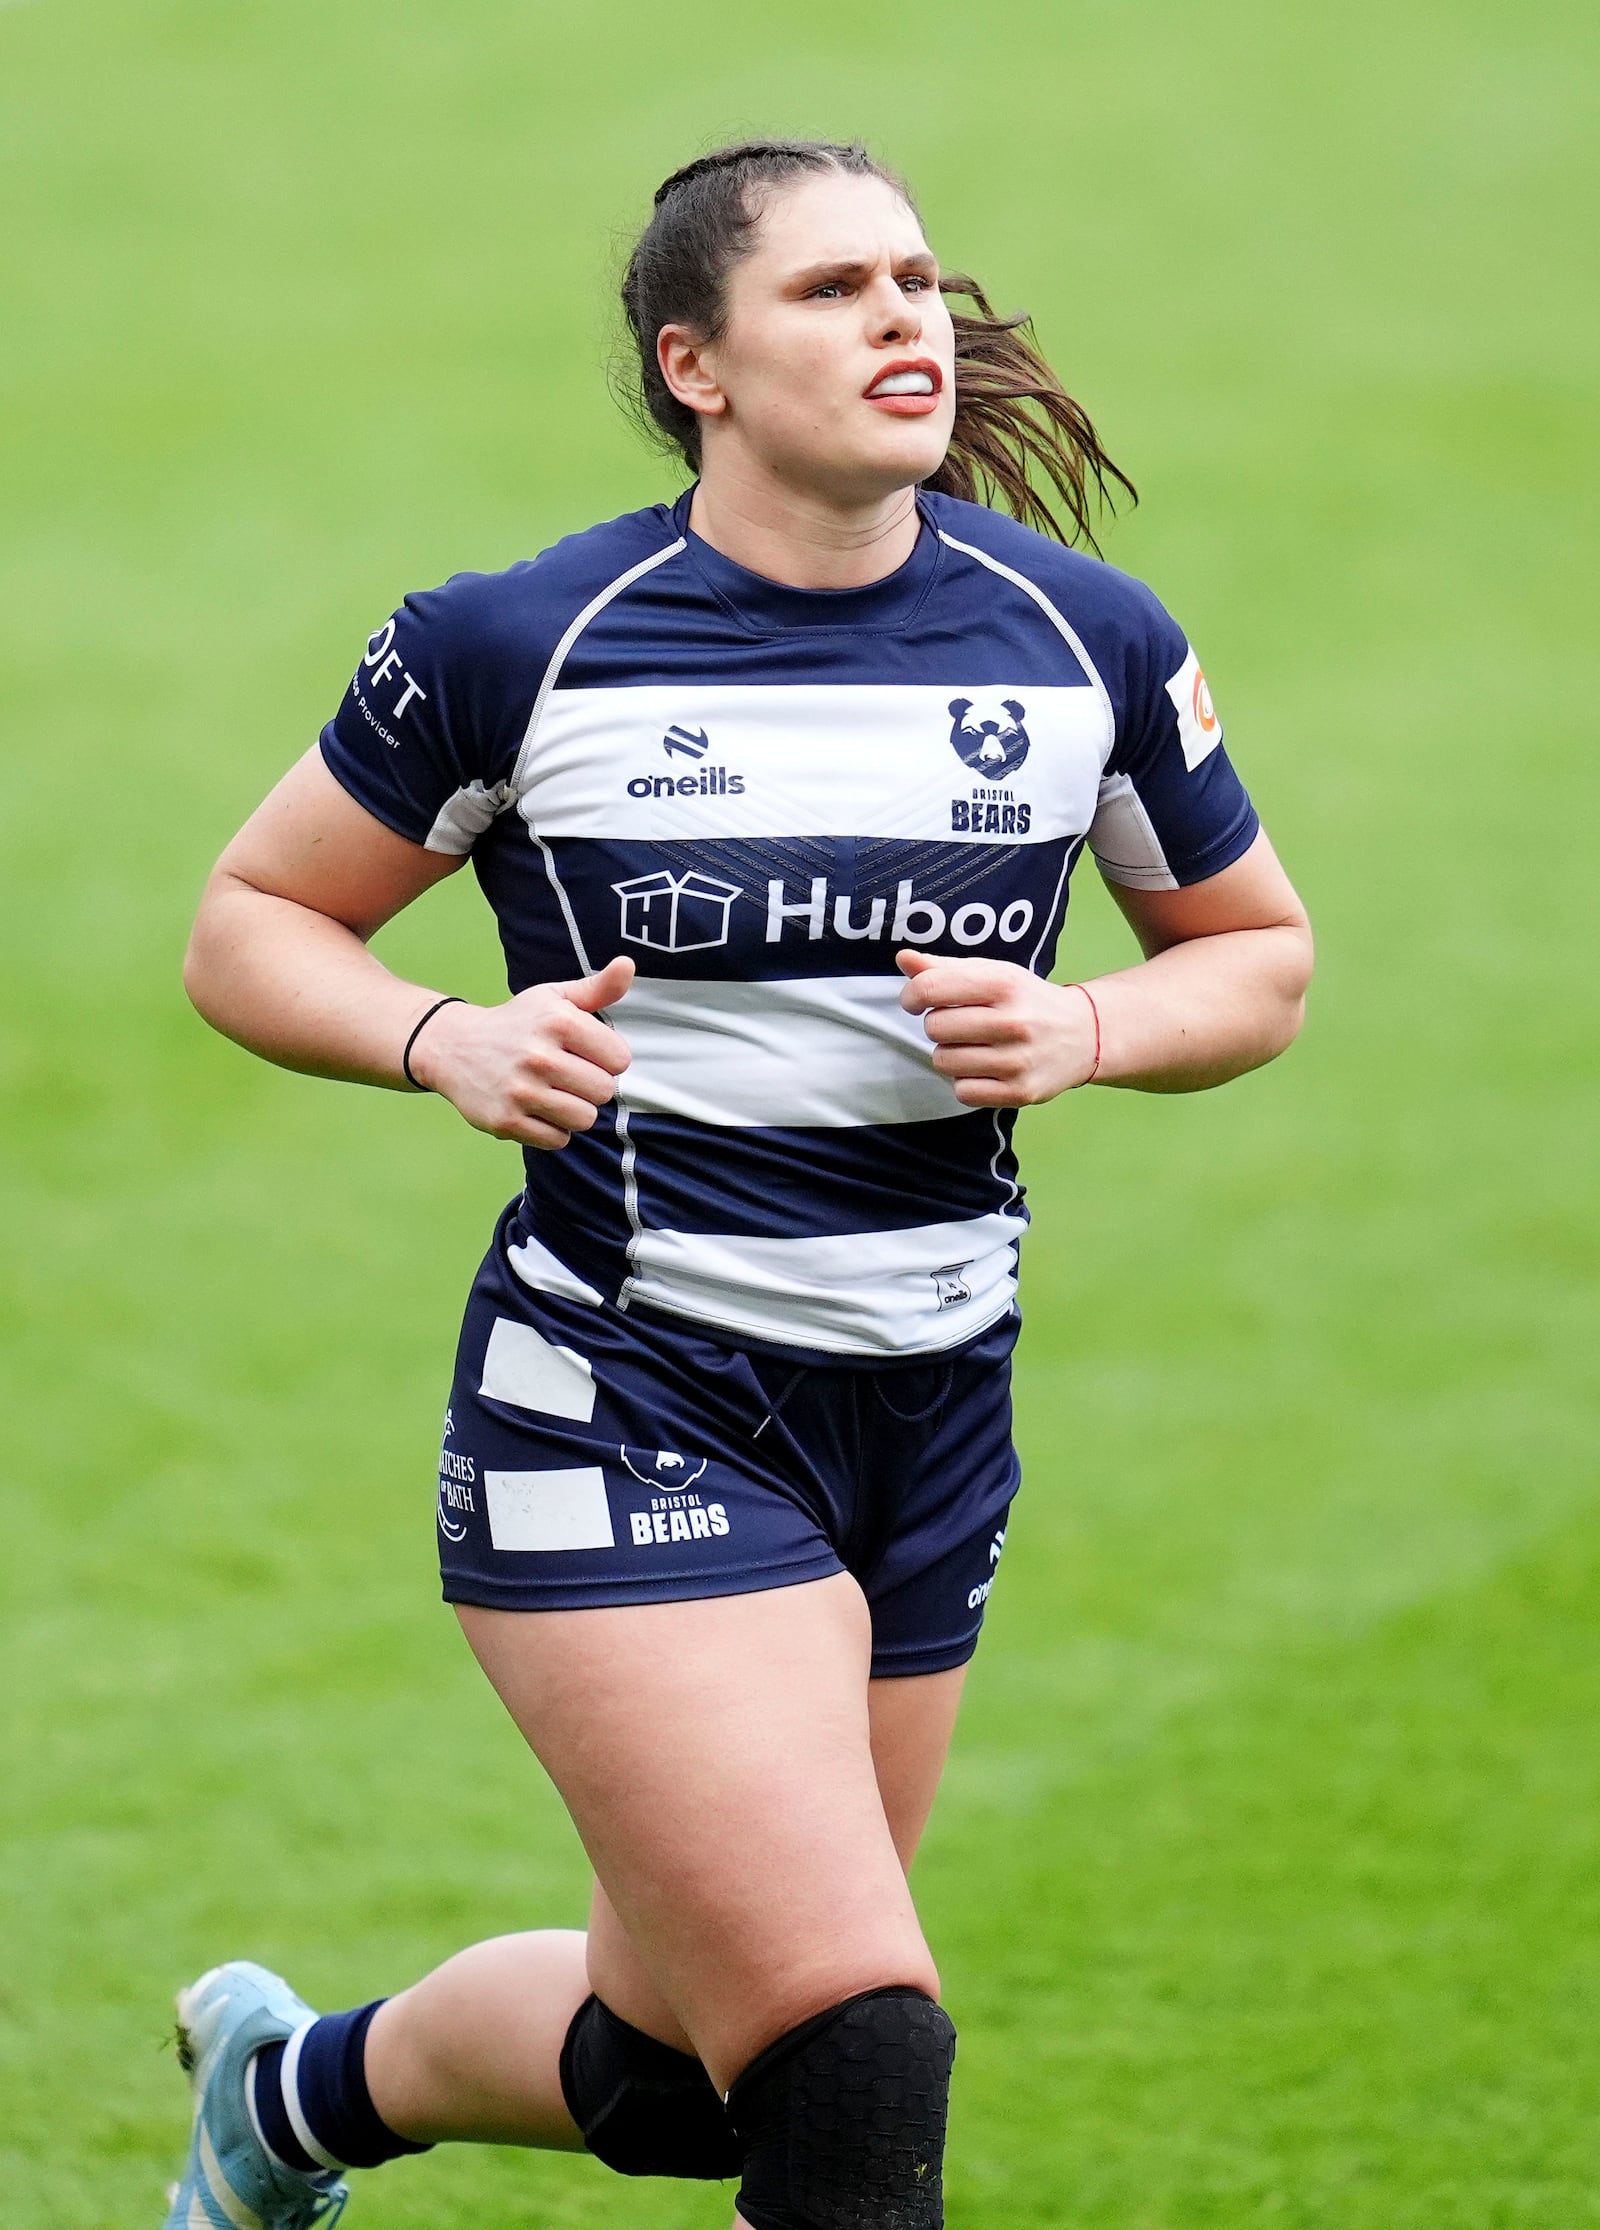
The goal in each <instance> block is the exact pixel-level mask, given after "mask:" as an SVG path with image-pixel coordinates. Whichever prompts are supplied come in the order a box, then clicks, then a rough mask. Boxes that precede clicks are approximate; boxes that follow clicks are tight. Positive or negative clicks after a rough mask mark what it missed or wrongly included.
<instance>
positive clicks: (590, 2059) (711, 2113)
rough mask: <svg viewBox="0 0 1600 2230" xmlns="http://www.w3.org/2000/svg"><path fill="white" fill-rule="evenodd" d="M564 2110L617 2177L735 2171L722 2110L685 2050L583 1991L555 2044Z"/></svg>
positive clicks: (732, 2141)
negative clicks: (563, 2036)
mask: <svg viewBox="0 0 1600 2230" xmlns="http://www.w3.org/2000/svg"><path fill="white" fill-rule="evenodd" d="M561 2091H562V2096H563V2097H564V2098H565V2100H566V2102H567V2111H568V2113H569V2114H570V2115H571V2116H572V2118H573V2120H574V2121H575V2122H576V2123H577V2125H578V2129H579V2132H580V2134H581V2136H582V2138H583V2141H584V2143H585V2145H587V2147H588V2148H589V2150H590V2152H592V2153H593V2154H594V2156H595V2158H596V2159H597V2160H603V2161H604V2162H605V2164H606V2166H607V2167H608V2168H614V2169H615V2170H616V2171H617V2173H618V2174H619V2175H622V2176H688V2177H696V2178H721V2177H724V2176H736V2175H737V2174H738V2173H739V2160H740V2153H739V2145H738V2140H737V2139H736V2138H735V2136H734V2133H733V2125H732V2123H731V2122H730V2121H729V2119H728V2110H727V2108H726V2107H725V2106H724V2104H723V2102H722V2099H721V2096H720V2095H719V2093H718V2091H717V2089H716V2087H715V2085H714V2084H713V2083H712V2081H711V2078H710V2076H709V2075H708V2074H707V2073H706V2071H705V2069H704V2067H703V2066H702V2065H701V2063H700V2062H699V2060H697V2059H696V2058H695V2057H694V2056H693V2055H692V2054H691V2053H688V2052H677V2051H674V2050H673V2048H672V2046H671V2045H670V2044H661V2043H659V2042H658V2041H657V2040H656V2038H655V2037H653V2036H646V2034H645V2033H644V2031H643V2030H642V2029H636V2028H634V2026H633V2025H632V2023H631V2022H628V2021H624V2020H622V2019H621V2018H620V2016H619V2015H617V2014H615V2013H613V2012H612V2011H611V2009H610V2007H609V2006H605V2005H602V2004H601V2002H600V2000H599V1999H598V1998H594V1997H590V1998H586V1999H585V2000H584V2002H583V2004H582V2005H581V2006H579V2008H578V2010H577V2012H576V2013H575V2014H574V2015H573V2017H572V2024H571V2026H570V2028H569V2029H568V2030H567V2036H566V2042H565V2043H564V2044H563V2046H562V2048H561Z"/></svg>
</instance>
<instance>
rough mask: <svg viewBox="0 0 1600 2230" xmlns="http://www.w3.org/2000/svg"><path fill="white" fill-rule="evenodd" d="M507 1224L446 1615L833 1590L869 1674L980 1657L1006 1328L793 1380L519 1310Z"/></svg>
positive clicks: (652, 1336)
mask: <svg viewBox="0 0 1600 2230" xmlns="http://www.w3.org/2000/svg"><path fill="white" fill-rule="evenodd" d="M516 1205H517V1204H516V1203H513V1206H512V1208H511V1209H508V1210H507V1212H506V1215H505V1216H504V1217H503V1218H502V1219H501V1223H500V1227H499V1229H498V1230H497V1231H496V1233H495V1238H494V1243H493V1245H492V1246H491V1247H490V1249H489V1252H488V1254H487V1256H486V1257H485V1258H484V1262H483V1266H482V1268H481V1269H480V1271H479V1272H478V1275H477V1278H476V1280H475V1281H474V1283H473V1288H472V1292H471V1295H470V1297H469V1299H468V1302H467V1311H466V1318H465V1321H464V1323H463V1325H462V1329H461V1344H460V1349H459V1351H458V1354H457V1358H456V1373H455V1382H454V1385H453V1387H452V1389H451V1395H450V1407H449V1411H448V1413H447V1415H446V1419H445V1431H444V1442H443V1446H442V1448H441V1450H440V1458H439V1502H438V1531H439V1562H440V1570H441V1572H442V1574H443V1579H444V1594H445V1600H446V1601H447V1602H452V1603H477V1604H482V1605H485V1606H487V1607H489V1608H492V1609H500V1610H525V1611H538V1610H579V1609H586V1608H593V1607H596V1606H599V1605H605V1604H616V1603H659V1602H674V1601H682V1600H686V1599H688V1598H690V1597H694V1596H708V1595H745V1594H751V1593H754V1592H756V1591H757V1590H760V1589H763V1588H769V1587H790V1586H793V1585H794V1584H796V1583H797V1582H798V1581H801V1580H816V1579H825V1578H826V1577H828V1575H829V1574H831V1573H834V1572H840V1571H845V1572H850V1573H853V1574H854V1576H855V1578H856V1579H857V1580H858V1581H859V1582H860V1584H861V1587H862V1589H863V1591H864V1593H865V1595H866V1598H867V1602H868V1604H869V1606H870V1609H871V1613H872V1639H873V1660H872V1670H873V1672H874V1674H879V1675H881V1674H908V1673H929V1672H943V1671H945V1670H947V1669H948V1668H949V1667H951V1666H953V1665H961V1664H965V1663H966V1661H967V1659H968V1658H969V1657H970V1656H971V1655H972V1652H973V1650H974V1649H975V1648H976V1647H977V1643H978V1630H979V1628H980V1627H981V1625H982V1623H983V1612H984V1605H985V1603H986V1602H987V1601H988V1597H989V1590H990V1588H991V1586H992V1585H993V1581H994V1574H995V1567H996V1566H997V1564H998V1563H999V1560H1000V1551H1001V1549H1002V1547H1003V1546H1004V1543H1005V1528H1006V1515H1007V1512H1008V1510H1009V1508H1010V1504H1011V1498H1012V1496H1013V1494H1014V1493H1015V1491H1016V1487H1017V1478H1018V1466H1017V1458H1016V1454H1015V1451H1014V1449H1013V1447H1012V1443H1011V1350H1012V1348H1013V1346H1014V1345H1015V1342H1016V1336H1017V1317H1016V1315H1015V1313H1014V1312H1013V1313H1012V1314H1010V1315H1008V1316H1006V1317H1003V1318H1002V1319H1001V1320H1000V1321H999V1323H997V1324H993V1325H991V1326H990V1327H989V1328H988V1330H987V1331H984V1332H980V1333H979V1334H978V1335H977V1337H976V1338H975V1339H972V1340H970V1341H968V1342H967V1343H966V1344H965V1345H963V1346H962V1347H960V1348H956V1349H952V1350H951V1351H950V1352H948V1353H947V1354H944V1355H938V1356H931V1357H930V1356H922V1357H918V1358H916V1359H915V1360H906V1361H897V1360H891V1361H889V1362H886V1363H877V1362H866V1363H863V1362H859V1361H852V1362H847V1363H831V1362H823V1363H808V1362H801V1361H799V1360H798V1359H794V1358H787V1357H783V1356H780V1355H777V1354H772V1353H756V1352H753V1351H751V1350H748V1349H743V1348H738V1347H734V1346H731V1345H729V1344H728V1343H727V1342H726V1341H723V1340H719V1339H717V1338H715V1337H713V1336H712V1335H711V1334H710V1333H709V1332H708V1331H706V1330H704V1329H702V1328H700V1327H698V1326H695V1325H690V1324H687V1323H683V1322H680V1321H677V1320H671V1319H668V1318H665V1317H662V1316H649V1315H645V1314H643V1313H641V1312H638V1311H630V1312H628V1313H626V1314H624V1313H623V1312H621V1311H619V1310H617V1309H615V1308H613V1307H611V1306H609V1305H608V1304H602V1305H601V1306H599V1307H593V1306H589V1305H586V1304H584V1303H582V1302H578V1301H573V1300H568V1299H565V1298H563V1297H560V1296H557V1295H554V1294H550V1293H545V1292H533V1291H530V1289H529V1288H528V1287H527V1286H526V1285H524V1284H523V1283H522V1281H521V1280H520V1279H519V1278H518V1277H517V1275H516V1273H515V1272H514V1271H513V1270H512V1268H511V1267H510V1265H509V1263H508V1262H507V1260H506V1255H505V1245H506V1233H507V1228H508V1225H509V1224H510V1222H511V1219H512V1217H513V1215H514V1212H515V1207H516Z"/></svg>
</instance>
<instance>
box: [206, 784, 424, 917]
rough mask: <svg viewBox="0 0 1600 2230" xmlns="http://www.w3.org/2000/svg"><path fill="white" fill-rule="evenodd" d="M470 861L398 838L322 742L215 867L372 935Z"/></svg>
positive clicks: (229, 881) (235, 880)
mask: <svg viewBox="0 0 1600 2230" xmlns="http://www.w3.org/2000/svg"><path fill="white" fill-rule="evenodd" d="M461 864H462V861H461V858H460V857H458V856H457V855H456V854H455V853H452V852H430V851H428V850H426V849H425V848H424V847H423V846H422V845H421V844H414V843H412V842H411V840H410V839H409V838H408V837H404V836H397V835H396V834H395V832H394V830H393V829H391V828H387V827H385V825H384V823H383V822H382V821H380V820H379V819H378V818H377V817H376V815H374V814H372V813H369V812H368V811H367V809H366V807H365V806H364V805H359V804H357V802H356V800H355V799H354V798H353V797H352V796H351V795H350V793H349V791H348V790H346V789H345V788H344V787H343V785H342V784H341V783H339V782H337V781H336V780H335V779H334V777H333V775H332V774H330V773H329V771H328V768H327V765H326V762H325V761H324V759H323V756H322V753H321V750H320V749H319V748H318V747H317V746H316V745H313V746H312V748H311V749H310V750H309V751H308V752H307V753H306V755H305V757H304V758H303V759H300V760H298V761H297V762H296V764H295V765H294V766H292V767H291V768H290V769H289V771H288V773H287V774H286V775H285V776H284V777H283V779H282V781H281V782H279V783H278V785H277V787H276V788H275V789H273V790H272V791H271V792H270V793H269V794H268V795H267V796H266V797H265V798H264V799H263V800H262V802H261V804H260V805H258V806H257V807H256V810H255V811H254V813H252V814H251V816H250V818H249V820H248V821H246V822H245V824H244V827H243V828H242V829H241V830H240V831H239V833H238V835H237V836H236V837H235V838H234V839H233V841H232V843H231V844H230V845H229V846H228V847H227V849H226V850H225V851H224V853H223V854H222V857H221V858H220V859H219V860H218V862H217V864H216V867H215V868H214V869H213V870H212V877H211V884H210V886H209V888H210V890H213V891H214V890H216V889H217V888H219V887H223V888H226V887H228V886H229V885H238V884H243V885H245V886H246V887H247V888H249V889H251V890H257V891H262V892H265V893H266V894H267V895H268V896H270V897H273V898H285V899H288V900H290V901H291V902H292V903H293V904H295V905H297V906H305V907H307V908H309V909H310V911H311V912H313V913H318V914H325V915H326V916H327V917H328V918H329V919H330V920H332V921H337V922H342V923H343V924H344V926H345V927H346V928H347V929H352V930H354V931H355V932H356V934H357V935H358V936H361V937H370V936H371V935H372V933H373V932H374V931H375V930H377V929H380V928H382V926H383V924H384V923H385V922H386V921H388V920H390V919H391V918H392V917H393V916H394V915H395V914H398V913H399V912H400V911H401V909H402V908H403V907H406V906H409V905H410V904H411V902H412V900H413V899H415V898H420V897H421V895H422V893H423V892H424V891H425V890H429V889H431V888H432V886H433V885H434V884H435V883H437V882H440V881H442V880H443V878H444V877H445V876H446V875H450V874H453V873H454V872H455V870H456V869H457V868H458V867H460V866H461Z"/></svg>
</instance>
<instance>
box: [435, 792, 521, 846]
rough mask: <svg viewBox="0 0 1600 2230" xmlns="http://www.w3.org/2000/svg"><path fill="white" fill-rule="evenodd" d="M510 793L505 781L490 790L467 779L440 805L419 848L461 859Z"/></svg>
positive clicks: (502, 806) (504, 804)
mask: <svg viewBox="0 0 1600 2230" xmlns="http://www.w3.org/2000/svg"><path fill="white" fill-rule="evenodd" d="M510 796H511V785H510V783H509V782H497V783H495V785H494V786H493V788H492V789H491V788H490V787H489V785H488V784H487V783H484V782H469V783H468V784H467V786H466V788H465V789H464V790H456V791H455V792H453V793H452V795H451V796H449V797H447V798H446V799H445V801H444V803H443V805H441V806H440V808H439V811H438V814H437V815H436V817H435V819H434V824H433V826H432V828H431V829H429V831H428V833H427V835H426V836H425V837H424V838H423V839H422V849H423V850H424V851H425V852H447V853H448V854H449V855H450V857H451V858H452V859H465V858H466V856H467V854H468V853H469V852H470V851H471V849H472V847H473V845H474V844H476V843H477V841H478V838H479V837H480V836H481V835H482V834H483V832H484V830H485V829H486V828H487V827H488V826H489V823H490V822H491V821H492V820H493V819H494V817H495V815H496V814H497V813H499V812H502V811H503V810H504V808H505V806H506V804H507V802H508V801H509V799H510Z"/></svg>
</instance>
